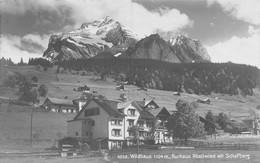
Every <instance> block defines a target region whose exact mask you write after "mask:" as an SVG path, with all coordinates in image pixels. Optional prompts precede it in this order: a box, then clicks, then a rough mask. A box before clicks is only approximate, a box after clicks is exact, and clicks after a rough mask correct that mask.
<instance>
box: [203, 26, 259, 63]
mask: <svg viewBox="0 0 260 163" xmlns="http://www.w3.org/2000/svg"><path fill="white" fill-rule="evenodd" d="M248 32H249V34H250V36H249V37H244V38H240V37H237V36H233V37H232V38H231V39H230V40H227V41H223V42H219V43H217V44H215V45H213V46H208V47H206V48H207V50H208V52H209V54H210V56H211V60H212V62H228V61H231V62H233V63H240V64H248V65H253V66H257V67H258V68H260V55H259V54H260V46H259V45H260V29H255V28H254V27H252V26H249V28H248Z"/></svg>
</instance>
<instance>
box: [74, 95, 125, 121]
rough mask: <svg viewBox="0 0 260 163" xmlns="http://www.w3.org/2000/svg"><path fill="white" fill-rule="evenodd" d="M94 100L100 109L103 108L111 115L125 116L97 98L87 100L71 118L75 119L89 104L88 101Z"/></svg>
mask: <svg viewBox="0 0 260 163" xmlns="http://www.w3.org/2000/svg"><path fill="white" fill-rule="evenodd" d="M92 101H94V102H95V103H96V104H98V105H99V106H100V108H101V109H103V110H105V111H106V112H107V113H108V114H109V115H112V116H125V115H124V114H122V113H120V112H119V111H118V110H117V108H112V107H111V106H110V105H108V104H107V103H106V102H105V100H104V101H102V100H99V99H92V100H89V101H88V102H87V103H86V104H85V105H84V106H83V108H82V109H81V110H80V111H79V112H78V114H77V115H76V116H75V117H74V119H73V120H77V119H78V118H79V116H80V115H81V114H82V113H83V112H84V111H85V109H86V107H87V106H88V105H89V103H90V102H92Z"/></svg>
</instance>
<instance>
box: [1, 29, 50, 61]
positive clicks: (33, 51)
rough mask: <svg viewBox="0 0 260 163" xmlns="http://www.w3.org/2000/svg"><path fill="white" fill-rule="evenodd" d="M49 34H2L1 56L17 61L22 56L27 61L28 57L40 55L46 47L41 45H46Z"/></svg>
mask: <svg viewBox="0 0 260 163" xmlns="http://www.w3.org/2000/svg"><path fill="white" fill-rule="evenodd" d="M48 38H49V36H47V35H44V36H39V35H37V34H28V35H25V36H23V37H20V36H15V35H2V38H1V46H0V51H1V57H5V58H12V61H13V62H14V63H17V62H19V61H20V60H21V58H23V61H24V62H27V61H28V60H29V58H35V57H41V56H42V54H43V51H44V50H45V49H46V48H47V47H44V46H42V45H48V44H47V42H48Z"/></svg>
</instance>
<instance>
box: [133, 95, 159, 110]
mask: <svg viewBox="0 0 260 163" xmlns="http://www.w3.org/2000/svg"><path fill="white" fill-rule="evenodd" d="M136 102H137V103H138V105H139V106H140V107H142V108H143V109H155V108H159V106H158V104H157V103H156V102H155V101H154V100H146V99H145V98H144V99H143V101H136Z"/></svg>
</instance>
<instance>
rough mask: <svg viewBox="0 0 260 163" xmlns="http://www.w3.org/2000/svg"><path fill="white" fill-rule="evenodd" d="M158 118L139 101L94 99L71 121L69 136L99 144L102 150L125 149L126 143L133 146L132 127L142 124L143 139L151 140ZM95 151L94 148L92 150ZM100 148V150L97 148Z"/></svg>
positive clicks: (140, 131) (141, 133)
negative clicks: (124, 143) (149, 138)
mask: <svg viewBox="0 0 260 163" xmlns="http://www.w3.org/2000/svg"><path fill="white" fill-rule="evenodd" d="M154 120H155V117H154V116H153V115H152V114H151V113H149V112H147V111H143V109H142V108H141V107H140V106H139V105H138V104H137V103H136V102H135V101H126V102H122V101H111V100H100V99H98V98H93V99H90V100H89V101H88V102H87V103H86V104H85V105H84V106H83V107H82V109H81V110H80V112H79V113H78V114H77V115H76V116H75V118H74V119H73V120H71V121H68V136H70V137H75V138H78V139H79V140H84V141H86V142H89V143H91V144H93V143H94V144H95V142H97V141H99V143H96V144H98V148H99V149H100V148H102V149H103V148H108V149H112V148H122V146H123V142H124V141H127V140H129V141H127V144H128V145H131V144H132V141H131V140H132V139H133V133H132V131H131V130H130V129H131V127H133V126H134V125H136V124H138V125H139V126H140V128H139V136H140V139H145V138H147V137H149V136H150V135H149V134H150V133H151V129H152V127H153V125H154ZM92 148H93V147H92ZM96 148H97V147H96Z"/></svg>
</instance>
